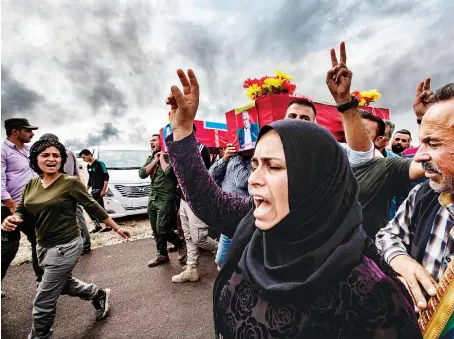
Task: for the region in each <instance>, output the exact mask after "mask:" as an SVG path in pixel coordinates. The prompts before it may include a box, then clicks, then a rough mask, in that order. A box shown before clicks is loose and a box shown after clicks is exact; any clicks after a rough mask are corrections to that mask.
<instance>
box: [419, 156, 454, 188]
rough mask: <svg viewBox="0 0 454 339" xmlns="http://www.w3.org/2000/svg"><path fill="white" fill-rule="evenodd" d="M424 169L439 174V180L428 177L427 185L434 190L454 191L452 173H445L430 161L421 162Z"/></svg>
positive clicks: (453, 176)
mask: <svg viewBox="0 0 454 339" xmlns="http://www.w3.org/2000/svg"><path fill="white" fill-rule="evenodd" d="M421 165H422V169H423V170H424V171H428V172H432V173H438V174H440V175H441V179H440V181H435V180H433V179H430V181H429V185H430V187H432V189H433V190H434V191H435V192H438V193H443V192H450V193H454V175H445V174H444V173H443V172H442V171H441V170H440V169H439V168H438V167H437V165H435V164H434V163H432V162H427V161H424V162H422V163H421Z"/></svg>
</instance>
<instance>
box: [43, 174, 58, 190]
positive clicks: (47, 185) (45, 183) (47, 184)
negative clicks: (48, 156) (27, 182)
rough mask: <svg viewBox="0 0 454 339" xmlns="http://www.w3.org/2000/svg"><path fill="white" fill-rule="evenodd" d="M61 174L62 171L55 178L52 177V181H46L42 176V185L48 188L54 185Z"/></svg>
mask: <svg viewBox="0 0 454 339" xmlns="http://www.w3.org/2000/svg"><path fill="white" fill-rule="evenodd" d="M60 176H61V173H59V175H58V176H57V177H55V178H54V179H52V180H51V181H50V182H44V179H43V178H41V185H42V186H43V188H47V187H49V186H50V185H52V184H53V183H54V182H55V180H57V179H58V178H60Z"/></svg>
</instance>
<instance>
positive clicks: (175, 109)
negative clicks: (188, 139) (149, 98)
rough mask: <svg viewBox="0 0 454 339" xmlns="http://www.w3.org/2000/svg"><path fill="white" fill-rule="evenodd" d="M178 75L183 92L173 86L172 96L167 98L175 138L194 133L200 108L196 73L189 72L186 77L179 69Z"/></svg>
mask: <svg viewBox="0 0 454 339" xmlns="http://www.w3.org/2000/svg"><path fill="white" fill-rule="evenodd" d="M177 74H178V77H179V78H180V82H181V85H182V86H183V92H181V91H180V89H179V88H178V87H177V86H172V87H171V94H170V95H169V97H168V98H167V104H168V105H170V123H171V125H172V131H173V134H174V136H175V135H176V134H180V133H183V134H189V133H191V132H192V125H193V123H194V119H195V116H196V113H197V109H198V107H199V83H198V81H197V77H196V76H195V74H194V72H193V71H192V70H188V75H186V74H185V72H184V71H183V70H181V69H179V70H177ZM188 132H189V133H188Z"/></svg>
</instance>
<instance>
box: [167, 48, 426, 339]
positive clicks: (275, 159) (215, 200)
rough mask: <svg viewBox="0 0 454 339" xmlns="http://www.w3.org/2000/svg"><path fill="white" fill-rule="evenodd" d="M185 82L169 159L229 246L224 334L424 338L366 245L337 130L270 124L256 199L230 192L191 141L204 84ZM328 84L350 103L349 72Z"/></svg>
mask: <svg viewBox="0 0 454 339" xmlns="http://www.w3.org/2000/svg"><path fill="white" fill-rule="evenodd" d="M342 47H343V48H344V54H345V47H344V46H342ZM341 54H342V53H341ZM178 75H179V77H180V80H181V83H182V85H183V89H184V91H183V93H182V92H180V90H179V89H178V88H177V87H176V86H173V87H172V88H171V91H172V94H171V95H170V96H169V98H168V101H167V103H168V104H169V105H170V106H171V121H172V130H173V141H170V139H169V140H168V141H167V146H168V150H169V156H170V160H171V163H172V166H173V168H174V170H175V174H176V176H177V178H178V181H179V184H180V186H181V188H182V191H183V194H184V195H185V197H186V198H187V201H188V204H189V205H190V206H191V209H192V210H193V211H194V213H195V214H196V215H198V216H199V218H200V219H201V220H203V221H204V222H205V223H206V224H207V225H211V226H212V227H216V228H217V229H218V231H220V232H221V233H222V234H225V235H226V236H228V237H229V238H231V239H232V243H231V247H230V249H229V251H228V252H227V255H226V257H225V260H224V263H223V265H222V268H221V271H220V273H219V275H218V277H217V280H216V282H215V285H214V298H213V303H214V305H213V306H214V307H213V311H214V324H215V332H216V336H217V338H270V339H271V338H324V339H328V338H402V339H403V338H421V337H422V336H421V332H420V330H419V327H418V323H417V319H416V316H415V314H414V312H413V305H412V300H411V297H410V295H409V294H408V292H407V290H406V289H405V287H404V285H403V284H402V283H401V282H400V281H399V279H398V278H397V274H396V273H395V272H394V271H393V270H392V269H391V268H390V267H389V266H387V265H386V264H384V263H383V261H382V260H381V259H380V256H379V254H378V251H377V249H376V247H375V246H374V244H373V241H372V240H370V239H368V238H367V237H366V234H365V232H364V230H363V227H362V225H361V223H362V213H361V206H360V204H359V202H358V190H359V188H358V183H357V181H356V180H355V177H354V175H353V172H352V170H351V169H350V166H349V163H348V160H347V155H346V154H345V152H344V151H343V149H342V148H341V147H340V146H339V145H338V144H337V142H336V140H335V139H334V138H333V136H332V135H331V134H330V132H328V131H327V130H326V129H324V128H322V127H319V126H317V125H316V124H314V123H310V122H303V121H293V120H292V121H290V120H282V121H277V122H273V123H271V124H270V125H268V126H265V127H263V128H262V130H261V131H260V133H259V136H258V140H257V144H256V148H255V153H254V156H253V157H252V169H253V172H252V174H251V176H250V177H249V190H250V193H251V197H252V199H251V198H245V197H241V196H237V195H234V194H230V193H226V192H223V191H221V190H220V188H219V187H218V186H217V185H216V184H215V182H214V181H213V179H211V178H210V176H209V175H208V172H207V171H206V169H205V167H204V164H203V162H202V160H201V158H200V156H199V154H198V152H197V144H196V138H195V136H194V134H193V133H192V124H193V120H194V118H195V114H196V111H197V107H198V101H199V88H198V83H197V79H196V77H195V75H194V73H193V72H192V71H191V70H190V71H189V72H188V75H189V79H188V77H187V76H186V74H185V73H184V72H183V71H182V70H178ZM328 76H329V81H333V82H334V84H332V83H331V88H330V89H331V91H332V92H333V91H338V90H340V89H339V88H343V89H342V91H345V93H348V95H349V93H350V92H349V87H350V86H349V85H348V86H347V85H346V82H348V84H349V79H345V78H346V77H349V78H351V72H350V71H348V70H347V69H346V66H342V67H335V66H333V70H330V72H329V73H328Z"/></svg>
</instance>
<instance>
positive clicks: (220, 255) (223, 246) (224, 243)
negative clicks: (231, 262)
mask: <svg viewBox="0 0 454 339" xmlns="http://www.w3.org/2000/svg"><path fill="white" fill-rule="evenodd" d="M231 242H232V240H231V239H230V238H227V237H226V236H225V235H224V234H221V237H220V238H219V245H218V252H217V253H216V260H215V262H216V264H217V265H218V266H219V267H221V266H222V262H223V261H224V257H225V255H226V253H227V250H228V249H229V246H230V243H231Z"/></svg>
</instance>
